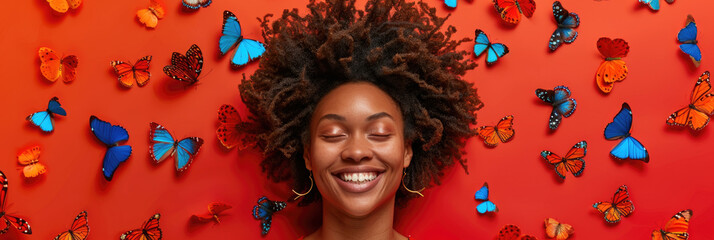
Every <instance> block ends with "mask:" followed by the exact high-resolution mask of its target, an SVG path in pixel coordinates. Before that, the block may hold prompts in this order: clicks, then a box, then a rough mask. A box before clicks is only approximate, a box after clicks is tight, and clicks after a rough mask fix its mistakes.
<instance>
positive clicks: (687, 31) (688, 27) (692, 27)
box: [677, 15, 702, 67]
mask: <svg viewBox="0 0 714 240" xmlns="http://www.w3.org/2000/svg"><path fill="white" fill-rule="evenodd" d="M677 40H678V41H679V42H681V43H682V44H681V45H679V48H680V49H681V50H682V52H684V53H686V54H687V55H689V57H691V58H692V61H693V62H694V65H695V66H696V67H699V63H700V62H701V60H702V51H701V49H699V46H698V45H697V24H696V23H695V22H694V17H692V15H688V16H687V22H686V24H685V27H684V28H682V30H679V33H677Z"/></svg>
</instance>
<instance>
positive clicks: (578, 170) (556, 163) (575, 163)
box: [540, 141, 588, 179]
mask: <svg viewBox="0 0 714 240" xmlns="http://www.w3.org/2000/svg"><path fill="white" fill-rule="evenodd" d="M587 148H588V143H587V142H585V141H581V142H578V143H576V144H575V146H573V147H572V148H571V149H570V151H568V153H567V154H565V157H561V156H558V155H557V154H555V153H552V152H550V151H543V152H541V153H540V155H541V156H542V157H543V159H545V160H546V161H548V163H550V164H552V165H553V167H554V168H555V173H557V174H558V176H559V177H560V178H562V179H565V173H566V172H570V173H572V174H573V176H576V177H577V176H580V174H582V173H583V170H585V160H583V158H584V157H585V154H586V153H587Z"/></svg>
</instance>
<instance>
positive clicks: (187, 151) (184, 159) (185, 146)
mask: <svg viewBox="0 0 714 240" xmlns="http://www.w3.org/2000/svg"><path fill="white" fill-rule="evenodd" d="M177 145H178V147H177V148H176V153H177V154H176V171H179V172H183V171H185V170H186V169H188V166H190V165H191V163H192V162H193V159H194V157H195V156H196V154H197V153H198V150H200V149H201V145H203V139H201V138H197V137H189V138H184V139H182V140H181V141H179V142H178V144H177Z"/></svg>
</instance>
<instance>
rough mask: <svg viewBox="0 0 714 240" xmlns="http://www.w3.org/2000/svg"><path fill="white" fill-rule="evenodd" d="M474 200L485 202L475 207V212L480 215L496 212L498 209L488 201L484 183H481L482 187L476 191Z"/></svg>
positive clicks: (486, 184)
mask: <svg viewBox="0 0 714 240" xmlns="http://www.w3.org/2000/svg"><path fill="white" fill-rule="evenodd" d="M474 198H476V200H482V201H485V202H482V203H480V204H479V205H478V206H476V211H478V213H480V214H484V213H488V212H498V208H497V207H496V204H494V203H493V202H491V201H489V200H488V183H487V182H485V183H483V187H481V189H479V190H478V191H476V194H474Z"/></svg>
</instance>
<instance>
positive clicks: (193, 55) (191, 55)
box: [164, 44, 203, 85]
mask: <svg viewBox="0 0 714 240" xmlns="http://www.w3.org/2000/svg"><path fill="white" fill-rule="evenodd" d="M202 69H203V53H202V52H201V48H199V47H198V45H196V44H193V45H191V47H190V48H189V49H188V51H186V55H183V54H181V53H178V52H174V53H173V54H172V55H171V65H167V66H165V67H164V73H165V74H166V75H167V76H169V77H171V78H173V79H175V80H178V81H180V82H184V83H186V84H188V85H193V84H196V83H197V82H198V76H199V75H201V70H202Z"/></svg>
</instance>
